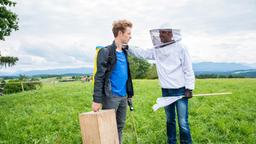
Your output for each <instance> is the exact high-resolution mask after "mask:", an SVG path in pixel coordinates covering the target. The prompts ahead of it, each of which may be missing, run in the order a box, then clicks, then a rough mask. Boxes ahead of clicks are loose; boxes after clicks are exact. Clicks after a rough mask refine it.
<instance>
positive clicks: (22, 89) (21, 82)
mask: <svg viewBox="0 0 256 144" xmlns="http://www.w3.org/2000/svg"><path fill="white" fill-rule="evenodd" d="M20 84H21V89H22V92H24V87H23V82H22V81H21V82H20Z"/></svg>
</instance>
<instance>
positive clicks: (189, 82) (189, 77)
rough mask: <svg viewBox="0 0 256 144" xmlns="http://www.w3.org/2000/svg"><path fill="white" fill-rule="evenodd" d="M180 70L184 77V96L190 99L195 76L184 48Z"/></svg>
mask: <svg viewBox="0 0 256 144" xmlns="http://www.w3.org/2000/svg"><path fill="white" fill-rule="evenodd" d="M181 61H182V69H183V72H184V76H185V88H186V91H185V96H186V97H188V98H191V97H192V90H193V89H194V88H195V74H194V71H193V67H192V61H191V58H190V56H189V53H188V51H187V49H186V48H184V47H183V48H182V55H181Z"/></svg>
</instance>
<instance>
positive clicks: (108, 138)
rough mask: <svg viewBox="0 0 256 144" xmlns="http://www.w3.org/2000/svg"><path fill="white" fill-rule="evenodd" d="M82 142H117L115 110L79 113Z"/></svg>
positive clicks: (98, 143)
mask: <svg viewBox="0 0 256 144" xmlns="http://www.w3.org/2000/svg"><path fill="white" fill-rule="evenodd" d="M80 128H81V134H82V139H83V144H119V140H118V132H117V125H116V114H115V110H114V109H111V110H101V111H99V112H87V113H81V114H80Z"/></svg>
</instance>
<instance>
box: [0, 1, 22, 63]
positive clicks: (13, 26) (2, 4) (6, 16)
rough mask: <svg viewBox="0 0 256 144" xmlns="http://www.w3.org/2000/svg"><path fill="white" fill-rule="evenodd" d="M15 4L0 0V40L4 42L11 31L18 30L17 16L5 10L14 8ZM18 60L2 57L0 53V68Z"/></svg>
mask: <svg viewBox="0 0 256 144" xmlns="http://www.w3.org/2000/svg"><path fill="white" fill-rule="evenodd" d="M15 5H16V2H12V1H10V0H0V40H3V41H4V40H5V38H4V37H5V36H9V35H10V34H11V32H12V31H16V30H18V29H19V26H18V16H17V15H16V14H15V13H13V12H12V11H10V10H9V9H7V7H12V6H13V7H14V6H15ZM18 60H19V59H18V58H17V57H11V56H2V55H1V51H0V66H5V67H6V66H9V67H10V66H13V65H15V63H16V62H17V61H18Z"/></svg>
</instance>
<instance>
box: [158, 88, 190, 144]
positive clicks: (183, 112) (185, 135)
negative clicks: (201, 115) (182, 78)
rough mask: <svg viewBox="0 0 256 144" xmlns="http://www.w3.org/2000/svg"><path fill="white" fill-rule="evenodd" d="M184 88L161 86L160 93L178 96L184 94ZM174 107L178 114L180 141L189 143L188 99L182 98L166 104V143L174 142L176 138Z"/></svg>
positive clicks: (171, 143)
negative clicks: (165, 87)
mask: <svg viewBox="0 0 256 144" xmlns="http://www.w3.org/2000/svg"><path fill="white" fill-rule="evenodd" d="M184 93H185V88H184V87H182V88H178V89H164V88H162V95H163V97H165V96H180V95H184ZM175 107H176V110H177V115H178V123H179V130H180V143H181V144H190V143H192V139H191V134H190V128H189V123H188V99H187V98H182V99H179V100H178V101H176V102H174V103H172V104H170V105H168V106H166V107H165V108H164V109H165V113H166V129H167V136H168V144H175V143H176V141H177V139H176V119H175V115H176V113H175Z"/></svg>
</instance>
